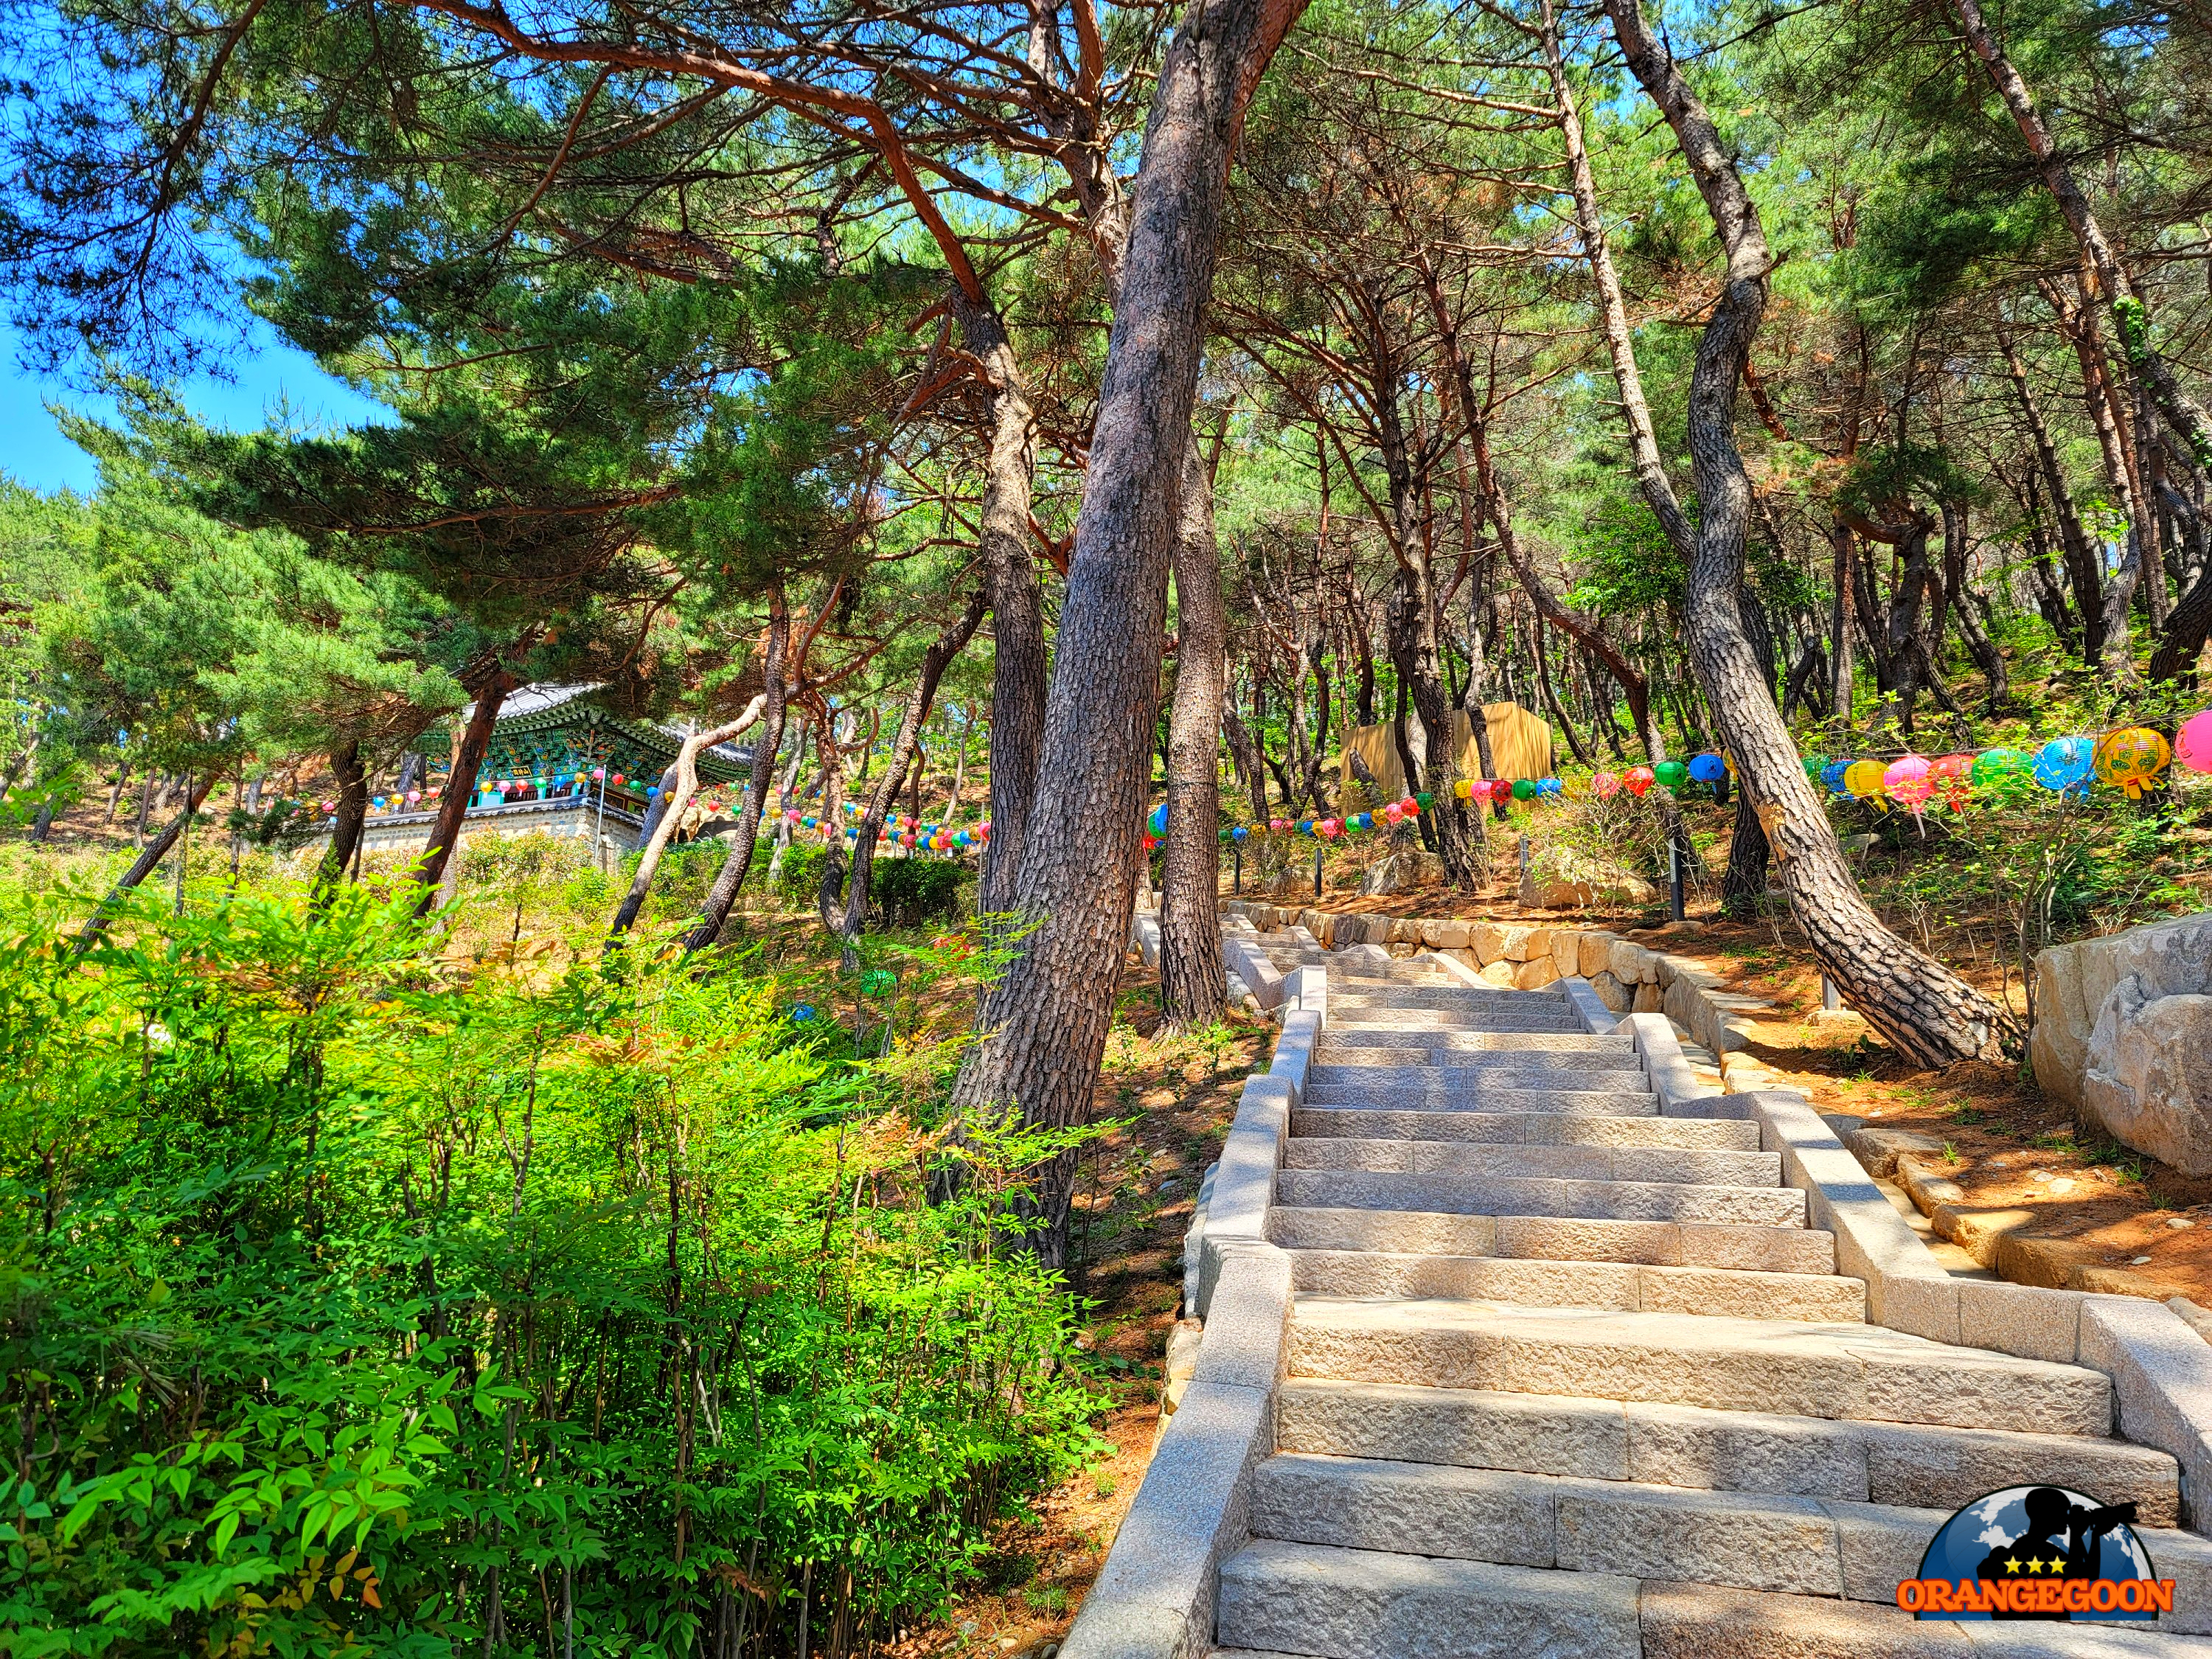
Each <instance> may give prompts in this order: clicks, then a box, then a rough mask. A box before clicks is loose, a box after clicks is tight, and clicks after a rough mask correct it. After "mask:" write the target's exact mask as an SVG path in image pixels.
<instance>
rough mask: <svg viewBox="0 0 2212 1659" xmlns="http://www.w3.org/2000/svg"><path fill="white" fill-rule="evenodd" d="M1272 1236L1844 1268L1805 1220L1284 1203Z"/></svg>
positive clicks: (1793, 1268)
mask: <svg viewBox="0 0 2212 1659" xmlns="http://www.w3.org/2000/svg"><path fill="white" fill-rule="evenodd" d="M1267 1237H1269V1238H1270V1239H1272V1240H1273V1242H1274V1243H1277V1244H1279V1245H1280V1246H1282V1247H1283V1248H1284V1249H1291V1250H1365V1251H1378V1252H1387V1253H1404V1254H1435V1255H1492V1256H1508V1257H1512V1258H1516V1259H1518V1260H1523V1261H1611V1262H1626V1263H1630V1264H1634V1265H1643V1266H1647V1267H1729V1268H1733V1269H1735V1271H1737V1272H1739V1273H1833V1272H1834V1271H1835V1267H1836V1242H1835V1237H1834V1236H1833V1235H1832V1234H1830V1233H1825V1232H1817V1231H1813V1230H1812V1229H1810V1228H1804V1227H1759V1226H1736V1225H1709V1224H1703V1223H1696V1222H1679V1223H1678V1222H1673V1221H1611V1220H1601V1219H1582V1218H1565V1217H1553V1216H1516V1215H1503V1216H1500V1215H1455V1214H1450V1213H1448V1212H1435V1211H1405V1210H1381V1209H1375V1210H1369V1209H1333V1208H1310V1209H1301V1208H1297V1207H1294V1206H1289V1205H1278V1206H1276V1207H1275V1208H1274V1209H1273V1210H1272V1211H1270V1212H1269V1213H1268V1217H1267Z"/></svg>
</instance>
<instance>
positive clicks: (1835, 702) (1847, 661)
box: [1828, 519, 1853, 732]
mask: <svg viewBox="0 0 2212 1659" xmlns="http://www.w3.org/2000/svg"><path fill="white" fill-rule="evenodd" d="M1828 538H1829V542H1830V544H1831V545H1832V547H1833V549H1834V550H1835V558H1834V561H1833V563H1834V580H1835V585H1836V588H1835V599H1834V604H1833V609H1832V613H1831V617H1830V624H1829V633H1830V635H1832V642H1831V644H1830V647H1829V649H1830V650H1831V651H1832V653H1834V654H1833V655H1832V658H1831V659H1830V660H1829V669H1830V671H1831V674H1832V678H1831V679H1830V681H1829V683H1828V718H1829V719H1830V720H1833V721H1834V722H1835V723H1836V726H1837V728H1838V731H1846V732H1847V731H1849V730H1850V724H1851V565H1852V557H1851V555H1852V552H1853V547H1852V543H1851V527H1850V526H1849V525H1847V524H1845V523H1844V522H1843V520H1840V519H1839V520H1837V521H1836V522H1835V523H1834V524H1833V525H1832V526H1830V527H1829V531H1828Z"/></svg>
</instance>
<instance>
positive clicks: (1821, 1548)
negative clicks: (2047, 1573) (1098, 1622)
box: [1251, 1452, 2212, 1630]
mask: <svg viewBox="0 0 2212 1659" xmlns="http://www.w3.org/2000/svg"><path fill="white" fill-rule="evenodd" d="M1950 1514H1951V1511H1950V1510H1948V1509H1927V1508H1916V1507H1906V1506H1900V1505H1895V1504H1870V1503H1866V1502H1863V1501H1854V1500H1851V1499H1849V1498H1809V1497H1804V1496H1800V1495H1796V1494H1784V1493H1776V1492H1715V1491H1705V1490H1694V1489H1686V1488H1684V1487H1680V1486H1664V1485H1659V1484H1656V1483H1652V1482H1648V1481H1632V1480H1591V1479H1589V1478H1588V1477H1585V1476H1579V1475H1556V1474H1522V1473H1519V1472H1516V1471H1508V1470H1498V1469H1471V1468H1459V1467H1455V1466H1451V1465H1439V1464H1435V1463H1416V1462H1386V1461H1383V1460H1378V1459H1371V1458H1361V1457H1337V1456H1329V1455H1316V1454H1312V1453H1304V1452H1287V1453H1278V1454H1277V1455H1275V1456H1273V1457H1271V1458H1268V1459H1267V1461H1266V1462H1262V1463H1261V1465H1260V1468H1259V1469H1258V1471H1257V1472H1256V1478H1255V1481H1254V1487H1253V1497H1252V1522H1251V1524H1252V1532H1253V1535H1254V1536H1255V1537H1257V1538H1273V1539H1280V1540H1283V1541H1287V1542H1291V1543H1300V1544H1322V1545H1328V1546H1332V1547H1336V1548H1340V1549H1355V1550H1382V1549H1395V1550H1400V1551H1404V1552H1407V1553H1413V1554H1416V1555H1429V1556H1445V1557H1450V1558H1453V1559H1460V1560H1470V1561H1486V1562H1489V1563H1492V1565H1498V1566H1516V1567H1557V1568H1559V1569H1560V1570H1562V1571H1567V1572H1577V1573H1590V1572H1594V1573H1603V1574H1607V1575H1617V1576H1620V1577H1630V1578H1662V1577H1663V1578H1667V1579H1670V1580H1674V1581H1678V1582H1688V1583H1700V1584H1714V1585H1720V1586H1723V1587H1725V1588H1728V1589H1753V1590H1769V1591H1775V1592H1779V1593H1782V1594H1785V1595H1825V1596H1833V1597H1837V1598H1838V1599H1842V1600H1848V1601H1872V1602H1875V1603H1877V1604H1879V1605H1886V1606H1891V1607H1893V1606H1895V1605H1896V1597H1897V1586H1898V1584H1899V1583H1900V1582H1901V1581H1903V1580H1905V1579H1908V1578H1911V1577H1917V1575H1918V1570H1919V1565H1920V1560H1921V1557H1922V1555H1923V1553H1924V1552H1925V1551H1926V1549H1927V1547H1928V1546H1929V1542H1930V1541H1932V1540H1933V1539H1934V1537H1935V1535H1936V1531H1937V1529H1938V1528H1941V1527H1942V1524H1943V1522H1945V1521H1946V1520H1948V1518H1949V1517H1950ZM2140 1535H2141V1536H2142V1544H2143V1547H2144V1548H2145V1549H2146V1550H2148V1552H2149V1553H2150V1556H2151V1559H2152V1560H2153V1561H2154V1562H2155V1563H2156V1564H2157V1571H2159V1573H2160V1576H2161V1577H2170V1578H2172V1579H2174V1580H2176V1587H2175V1588H2176V1594H2175V1597H2174V1601H2175V1606H2174V1612H2173V1613H2172V1615H2171V1616H2170V1618H2169V1620H2167V1621H2166V1622H2167V1623H2168V1625H2169V1627H2176V1628H2180V1629H2183V1630H2187V1629H2190V1628H2191V1626H2192V1625H2193V1624H2195V1623H2196V1622H2197V1621H2198V1620H2202V1621H2203V1624H2204V1625H2208V1626H2212V1608H2207V1607H2201V1606H2189V1607H2185V1606H2184V1604H2183V1596H2182V1593H2181V1586H2182V1585H2184V1584H2187V1585H2188V1586H2189V1587H2190V1588H2191V1589H2195V1588H2197V1587H2198V1586H2199V1585H2203V1584H2206V1583H2212V1541H2207V1540H2205V1539H2203V1538H2199V1537H2197V1535H2196V1534H2192V1533H2185V1532H2179V1531H2174V1530H2172V1529H2164V1530H2161V1529H2160V1528H2151V1527H2144V1528H2141V1529H2140ZM2200 1627H2201V1626H2200Z"/></svg>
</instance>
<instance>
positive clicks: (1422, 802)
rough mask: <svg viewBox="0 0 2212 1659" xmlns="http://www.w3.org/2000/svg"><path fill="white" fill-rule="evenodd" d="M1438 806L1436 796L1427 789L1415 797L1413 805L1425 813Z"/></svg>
mask: <svg viewBox="0 0 2212 1659" xmlns="http://www.w3.org/2000/svg"><path fill="white" fill-rule="evenodd" d="M1436 804H1437V798H1436V796H1435V794H1434V793H1431V791H1429V790H1426V789H1424V790H1422V791H1420V792H1419V793H1418V794H1416V795H1415V796H1414V797H1413V805H1416V806H1418V807H1419V808H1420V809H1421V811H1424V812H1425V811H1428V810H1429V809H1430V808H1431V807H1433V806H1434V805H1436Z"/></svg>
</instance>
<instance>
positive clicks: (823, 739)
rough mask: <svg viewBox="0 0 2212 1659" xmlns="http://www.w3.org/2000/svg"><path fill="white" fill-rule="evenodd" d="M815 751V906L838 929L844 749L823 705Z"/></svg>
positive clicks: (841, 901)
mask: <svg viewBox="0 0 2212 1659" xmlns="http://www.w3.org/2000/svg"><path fill="white" fill-rule="evenodd" d="M814 752H815V755H816V757H817V759H818V760H819V761H820V762H821V765H822V824H823V830H824V834H823V841H822V878H821V880H820V881H819V882H817V884H815V889H814V908H815V909H816V910H817V911H818V912H819V913H820V915H821V917H822V925H823V927H825V928H828V929H829V931H830V932H832V933H835V932H836V931H837V927H838V924H839V922H840V921H842V919H843V914H844V904H845V751H844V750H843V749H842V748H841V747H839V745H838V743H837V716H836V715H835V714H832V713H830V712H829V709H828V708H826V707H825V708H823V711H822V714H821V717H820V718H819V719H818V720H816V722H815V725H814Z"/></svg>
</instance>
